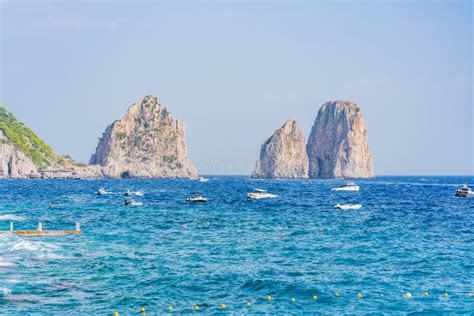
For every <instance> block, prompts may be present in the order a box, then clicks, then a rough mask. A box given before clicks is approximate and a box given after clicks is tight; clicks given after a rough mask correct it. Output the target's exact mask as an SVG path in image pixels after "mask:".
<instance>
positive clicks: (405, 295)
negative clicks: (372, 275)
mask: <svg viewBox="0 0 474 316" xmlns="http://www.w3.org/2000/svg"><path fill="white" fill-rule="evenodd" d="M334 295H335V296H336V297H342V293H341V292H335V293H334ZM430 295H431V294H430V293H429V292H428V291H424V292H422V293H421V296H422V297H429V296H430ZM356 296H357V297H358V298H363V297H364V293H362V292H358V293H357V294H356ZM369 296H370V295H369ZM383 296H384V295H383V294H380V297H383ZM473 296H474V295H473V293H470V292H469V293H466V294H465V297H467V298H471V297H473ZM402 297H403V298H404V299H410V298H413V295H412V294H411V293H410V292H405V293H403V295H402ZM441 297H449V294H448V292H444V293H442V294H441ZM265 299H266V300H267V301H268V302H273V297H272V296H271V295H268V296H267V297H266V298H265ZM312 300H313V301H317V300H319V296H318V295H313V296H312ZM290 301H291V302H292V303H296V302H298V299H297V298H296V297H291V298H290ZM244 304H245V306H246V307H251V306H253V304H254V303H253V302H252V301H246V302H245V303H244ZM219 308H220V309H227V308H228V306H227V304H225V303H220V304H219ZM167 310H168V311H169V312H174V311H175V308H174V306H173V305H168V307H167ZM193 310H194V311H200V310H201V307H200V306H199V305H194V306H193ZM140 313H141V314H143V315H145V316H146V307H145V306H142V307H141V308H140ZM114 316H119V312H118V311H115V312H114Z"/></svg>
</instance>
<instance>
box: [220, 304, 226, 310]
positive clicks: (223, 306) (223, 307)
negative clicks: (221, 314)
mask: <svg viewBox="0 0 474 316" xmlns="http://www.w3.org/2000/svg"><path fill="white" fill-rule="evenodd" d="M219 306H220V307H221V308H222V309H225V308H226V307H227V305H225V304H221V305H219Z"/></svg>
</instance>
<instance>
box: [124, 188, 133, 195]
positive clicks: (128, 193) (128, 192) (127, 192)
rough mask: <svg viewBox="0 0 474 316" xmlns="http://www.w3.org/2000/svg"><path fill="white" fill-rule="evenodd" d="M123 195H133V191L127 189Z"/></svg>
mask: <svg viewBox="0 0 474 316" xmlns="http://www.w3.org/2000/svg"><path fill="white" fill-rule="evenodd" d="M123 195H125V196H130V195H132V192H130V190H129V189H127V190H125V192H124V193H123Z"/></svg>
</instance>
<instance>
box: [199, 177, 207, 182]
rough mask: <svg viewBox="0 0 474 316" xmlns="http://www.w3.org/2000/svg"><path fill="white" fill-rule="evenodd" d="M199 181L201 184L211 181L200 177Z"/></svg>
mask: <svg viewBox="0 0 474 316" xmlns="http://www.w3.org/2000/svg"><path fill="white" fill-rule="evenodd" d="M197 180H198V181H199V182H207V181H209V179H206V178H204V177H199V178H197Z"/></svg>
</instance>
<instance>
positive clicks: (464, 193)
mask: <svg viewBox="0 0 474 316" xmlns="http://www.w3.org/2000/svg"><path fill="white" fill-rule="evenodd" d="M454 196H457V197H469V196H474V191H472V190H471V188H469V187H468V186H467V184H463V185H461V186H460V187H459V188H458V189H457V190H456V193H455V194H454Z"/></svg>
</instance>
